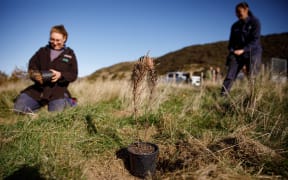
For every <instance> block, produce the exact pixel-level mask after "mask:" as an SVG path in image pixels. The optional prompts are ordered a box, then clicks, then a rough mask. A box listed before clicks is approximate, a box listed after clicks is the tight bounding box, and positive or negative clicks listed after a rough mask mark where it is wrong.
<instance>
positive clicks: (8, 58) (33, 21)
mask: <svg viewBox="0 0 288 180" xmlns="http://www.w3.org/2000/svg"><path fill="white" fill-rule="evenodd" d="M239 2H241V1H239V0H61V1H57V0H49V1H47V0H46V1H44V0H0V37H1V43H0V71H1V72H4V73H6V74H7V75H10V74H11V73H12V71H13V70H14V69H15V68H16V67H17V68H20V69H24V70H27V65H28V62H29V59H30V58H31V57H32V56H33V54H34V53H35V52H36V51H37V50H38V49H39V48H40V47H43V46H45V45H47V43H48V40H49V32H50V29H51V27H52V26H54V25H59V24H63V25H64V26H65V27H66V29H67V31H68V34H69V36H68V41H67V43H66V46H68V47H70V48H72V49H73V50H74V52H75V54H76V57H77V62H78V70H79V77H84V76H87V75H90V74H91V73H93V72H95V71H96V70H98V69H101V68H103V67H108V66H111V65H114V64H116V63H120V62H125V61H134V60H137V59H138V58H139V57H140V56H143V55H145V54H146V53H147V52H149V55H150V56H151V57H160V56H163V55H165V54H167V53H169V52H172V51H177V50H179V49H182V48H184V47H187V46H191V45H198V44H206V43H212V42H217V41H226V40H228V38H229V33H230V27H231V25H232V24H233V23H234V22H235V21H236V20H237V18H236V16H235V5H236V4H238V3H239ZM246 2H247V3H248V4H249V7H250V10H251V11H252V12H253V13H254V15H255V16H256V17H258V18H259V20H260V22H261V26H262V31H261V34H262V35H268V34H278V33H283V32H288V23H287V18H288V11H287V8H288V1H287V0H247V1H246Z"/></svg>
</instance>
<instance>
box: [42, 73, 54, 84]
mask: <svg viewBox="0 0 288 180" xmlns="http://www.w3.org/2000/svg"><path fill="white" fill-rule="evenodd" d="M41 75H42V80H43V83H48V82H51V80H52V76H53V73H52V72H51V71H41Z"/></svg>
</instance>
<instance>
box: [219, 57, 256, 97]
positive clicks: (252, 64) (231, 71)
mask: <svg viewBox="0 0 288 180" xmlns="http://www.w3.org/2000/svg"><path fill="white" fill-rule="evenodd" d="M226 65H227V66H228V71H227V74H226V77H225V79H224V81H223V86H222V89H221V94H222V95H225V94H227V93H229V91H230V89H231V87H232V84H233V82H234V81H235V79H236V78H237V75H238V74H239V72H240V70H241V69H243V67H244V66H245V68H246V69H245V71H246V73H247V75H248V78H253V77H255V76H256V75H257V74H258V73H259V72H260V68H261V54H256V55H253V56H251V57H248V56H243V55H241V56H236V55H234V54H230V55H229V56H228V57H227V64H226Z"/></svg>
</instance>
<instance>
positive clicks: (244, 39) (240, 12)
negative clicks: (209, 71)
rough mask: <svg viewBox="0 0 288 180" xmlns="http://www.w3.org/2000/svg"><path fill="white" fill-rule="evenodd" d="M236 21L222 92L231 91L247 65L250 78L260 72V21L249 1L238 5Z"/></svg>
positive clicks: (232, 32)
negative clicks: (251, 9)
mask: <svg viewBox="0 0 288 180" xmlns="http://www.w3.org/2000/svg"><path fill="white" fill-rule="evenodd" d="M236 16H237V17H238V21H236V22H235V23H234V24H233V25H232V27H231V32H230V39H229V45H228V49H229V55H228V57H227V66H228V72H227V75H226V77H225V79H224V81H223V86H222V89H221V94H222V95H226V94H228V93H229V91H230V89H231V86H232V83H233V81H234V80H235V79H236V77H237V75H238V73H239V71H240V70H241V69H242V68H243V66H244V65H245V66H246V68H247V72H248V76H249V78H253V77H254V76H255V75H257V74H258V72H259V70H260V65H261V56H262V47H261V43H260V36H261V26H260V21H259V20H258V19H257V18H256V17H255V16H254V15H253V13H252V12H251V11H250V9H249V6H248V4H247V3H245V2H242V3H239V4H237V5H236Z"/></svg>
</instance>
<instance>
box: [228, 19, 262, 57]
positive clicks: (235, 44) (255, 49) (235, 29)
mask: <svg viewBox="0 0 288 180" xmlns="http://www.w3.org/2000/svg"><path fill="white" fill-rule="evenodd" d="M260 37H261V25H260V22H259V20H258V19H257V18H256V17H255V16H253V15H252V14H251V15H250V16H249V17H248V18H247V19H246V20H245V21H243V20H238V21H237V22H235V23H234V24H233V25H232V27H231V33H230V38H229V45H228V48H229V51H230V52H233V51H234V50H238V49H244V55H246V56H248V57H249V56H250V55H255V54H260V53H262V47H261V43H260Z"/></svg>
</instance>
